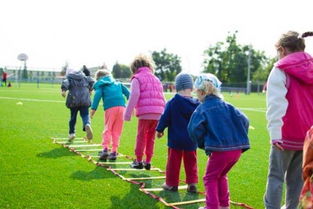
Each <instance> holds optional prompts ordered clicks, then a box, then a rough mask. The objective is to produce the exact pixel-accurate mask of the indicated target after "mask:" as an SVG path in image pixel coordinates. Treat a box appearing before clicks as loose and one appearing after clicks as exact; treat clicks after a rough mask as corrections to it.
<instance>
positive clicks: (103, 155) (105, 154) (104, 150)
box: [99, 149, 109, 160]
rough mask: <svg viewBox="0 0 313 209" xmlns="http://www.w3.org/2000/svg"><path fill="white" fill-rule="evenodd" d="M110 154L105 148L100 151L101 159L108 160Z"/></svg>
mask: <svg viewBox="0 0 313 209" xmlns="http://www.w3.org/2000/svg"><path fill="white" fill-rule="evenodd" d="M108 156H109V151H108V149H103V151H102V152H101V153H100V157H99V160H107V158H108Z"/></svg>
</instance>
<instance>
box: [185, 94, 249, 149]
mask: <svg viewBox="0 0 313 209" xmlns="http://www.w3.org/2000/svg"><path fill="white" fill-rule="evenodd" d="M248 128H249V120H248V118H247V117H246V116H245V115H244V114H243V113H242V112H241V111H239V110H238V109H237V108H235V107H234V106H232V105H231V104H229V103H226V102H225V101H223V100H222V99H220V98H219V97H217V96H214V95H208V96H206V97H205V99H204V102H203V103H202V104H201V105H199V106H198V107H197V109H196V110H195V111H194V113H193V114H192V116H191V119H190V122H189V124H188V133H189V136H190V138H191V139H192V140H193V141H194V142H197V143H198V147H199V148H201V149H205V152H206V154H208V155H209V154H211V152H214V151H217V152H221V151H229V150H238V149H241V150H242V151H243V152H244V151H246V150H247V149H249V148H250V145H249V138H248Z"/></svg>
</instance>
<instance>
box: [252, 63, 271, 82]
mask: <svg viewBox="0 0 313 209" xmlns="http://www.w3.org/2000/svg"><path fill="white" fill-rule="evenodd" d="M276 61H277V59H276V58H271V59H269V60H268V62H267V65H266V66H265V67H264V68H262V67H260V68H258V69H257V71H255V73H254V74H253V77H252V80H253V81H259V82H265V81H266V80H267V78H268V75H269V74H270V72H271V70H272V68H273V66H274V64H275V62H276Z"/></svg>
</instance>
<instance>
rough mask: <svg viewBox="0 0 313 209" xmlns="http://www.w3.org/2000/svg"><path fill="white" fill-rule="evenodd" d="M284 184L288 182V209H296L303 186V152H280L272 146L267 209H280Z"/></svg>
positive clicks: (267, 186)
mask: <svg viewBox="0 0 313 209" xmlns="http://www.w3.org/2000/svg"><path fill="white" fill-rule="evenodd" d="M284 182H286V202H285V206H286V209H296V208H297V207H298V203H299V196H300V192H301V189H302V185H303V180H302V151H292V150H285V151H280V150H278V149H277V148H276V147H274V146H272V148H271V153H270V164H269V172H268V177H267V184H266V192H265V195H264V205H265V208H266V209H280V207H281V199H282V191H283V184H284Z"/></svg>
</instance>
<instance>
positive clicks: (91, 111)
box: [90, 109, 96, 119]
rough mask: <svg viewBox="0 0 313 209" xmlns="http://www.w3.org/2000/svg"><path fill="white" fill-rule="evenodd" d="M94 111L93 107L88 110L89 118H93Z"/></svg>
mask: <svg viewBox="0 0 313 209" xmlns="http://www.w3.org/2000/svg"><path fill="white" fill-rule="evenodd" d="M95 113H96V110H93V109H91V110H90V118H91V119H92V118H93V116H94V115H95Z"/></svg>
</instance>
